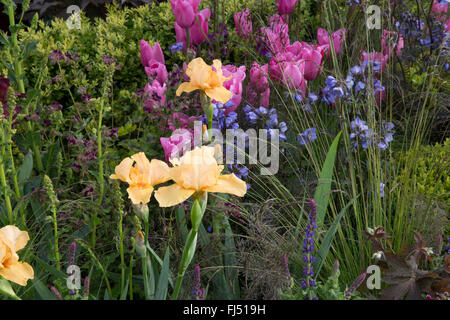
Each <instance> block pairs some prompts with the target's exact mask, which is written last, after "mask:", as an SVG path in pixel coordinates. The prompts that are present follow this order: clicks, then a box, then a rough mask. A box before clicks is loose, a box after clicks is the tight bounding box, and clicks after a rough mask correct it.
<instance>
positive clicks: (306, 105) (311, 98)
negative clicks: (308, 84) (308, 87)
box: [285, 90, 319, 113]
mask: <svg viewBox="0 0 450 320" xmlns="http://www.w3.org/2000/svg"><path fill="white" fill-rule="evenodd" d="M290 94H291V93H290V92H286V93H285V96H286V98H288V97H289V95H290ZM292 98H294V100H295V101H297V102H298V103H299V104H300V106H301V108H302V109H303V110H304V111H307V112H309V113H313V112H314V111H313V109H312V107H311V106H312V105H313V104H315V103H316V102H317V101H318V100H319V97H318V96H317V94H315V93H314V92H310V93H309V94H308V99H307V100H306V101H305V99H303V96H302V91H301V90H298V91H297V92H296V93H295V94H292Z"/></svg>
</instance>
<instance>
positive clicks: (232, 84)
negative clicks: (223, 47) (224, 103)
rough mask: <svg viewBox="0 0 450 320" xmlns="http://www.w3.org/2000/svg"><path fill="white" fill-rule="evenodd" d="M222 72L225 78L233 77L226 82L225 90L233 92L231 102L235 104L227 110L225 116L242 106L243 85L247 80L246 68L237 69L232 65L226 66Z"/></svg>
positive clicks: (224, 84)
mask: <svg viewBox="0 0 450 320" xmlns="http://www.w3.org/2000/svg"><path fill="white" fill-rule="evenodd" d="M222 72H223V75H224V77H227V78H228V77H229V76H231V79H230V80H228V81H225V82H224V83H223V86H224V87H225V89H227V90H229V91H231V92H232V93H233V95H232V96H231V99H230V100H231V101H232V102H233V106H232V107H229V108H227V109H226V110H225V112H224V113H225V114H228V113H230V112H232V111H234V110H236V108H237V107H238V106H239V105H240V104H241V101H242V83H243V82H244V79H245V66H241V67H239V68H237V67H236V66H233V65H231V64H228V65H225V66H223V67H222Z"/></svg>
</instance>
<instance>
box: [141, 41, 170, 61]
mask: <svg viewBox="0 0 450 320" xmlns="http://www.w3.org/2000/svg"><path fill="white" fill-rule="evenodd" d="M140 47H141V63H142V65H143V66H144V67H148V66H149V61H150V60H152V59H154V60H156V61H158V62H159V63H162V64H165V60H164V54H163V52H162V50H161V46H160V45H159V43H158V42H155V43H154V45H153V47H150V45H149V44H148V43H147V41H145V40H141V43H140Z"/></svg>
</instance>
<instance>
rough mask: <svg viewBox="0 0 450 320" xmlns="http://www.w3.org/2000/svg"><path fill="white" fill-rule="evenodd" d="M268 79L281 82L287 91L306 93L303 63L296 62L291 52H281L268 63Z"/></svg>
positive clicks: (296, 58) (301, 61) (296, 59)
mask: <svg viewBox="0 0 450 320" xmlns="http://www.w3.org/2000/svg"><path fill="white" fill-rule="evenodd" d="M269 71H270V77H271V78H272V79H273V80H276V81H280V82H283V83H284V85H285V86H286V87H287V88H289V89H297V90H301V91H302V95H303V96H304V95H305V92H306V83H307V81H306V79H305V77H304V74H305V63H304V62H303V60H298V57H296V56H295V55H294V54H292V53H291V52H282V53H279V54H277V55H276V56H274V57H273V58H272V59H271V60H270V63H269Z"/></svg>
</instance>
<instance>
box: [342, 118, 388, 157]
mask: <svg viewBox="0 0 450 320" xmlns="http://www.w3.org/2000/svg"><path fill="white" fill-rule="evenodd" d="M350 129H351V131H352V132H351V133H350V136H349V138H350V140H354V143H353V146H354V148H356V147H357V146H358V142H360V143H361V146H362V147H363V149H367V148H369V146H371V145H374V144H376V146H377V147H378V148H379V149H380V150H385V149H387V147H389V143H390V142H392V141H393V140H394V133H395V131H393V130H394V124H393V123H392V122H385V121H383V123H382V126H381V132H380V134H377V133H376V132H375V131H374V130H372V129H371V128H369V126H368V125H367V124H366V121H364V120H361V119H360V118H359V117H356V119H354V120H353V121H351V122H350Z"/></svg>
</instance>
